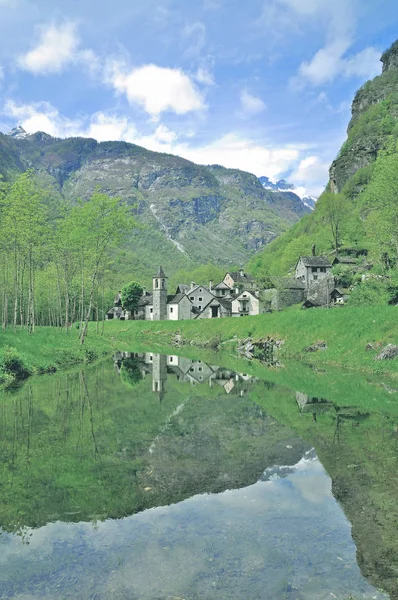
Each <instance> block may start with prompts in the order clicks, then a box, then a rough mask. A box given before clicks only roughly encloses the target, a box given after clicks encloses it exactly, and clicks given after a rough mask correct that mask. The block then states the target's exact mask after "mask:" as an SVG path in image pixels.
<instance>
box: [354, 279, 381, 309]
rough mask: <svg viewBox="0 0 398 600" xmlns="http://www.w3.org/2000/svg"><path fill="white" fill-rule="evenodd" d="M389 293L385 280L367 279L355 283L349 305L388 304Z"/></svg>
mask: <svg viewBox="0 0 398 600" xmlns="http://www.w3.org/2000/svg"><path fill="white" fill-rule="evenodd" d="M389 300H390V294H389V291H388V286H387V283H386V282H385V281H382V280H379V279H367V280H365V281H362V283H360V284H358V285H356V286H355V287H354V289H353V290H352V292H351V295H350V299H349V305H350V306H382V305H386V304H388V302H389Z"/></svg>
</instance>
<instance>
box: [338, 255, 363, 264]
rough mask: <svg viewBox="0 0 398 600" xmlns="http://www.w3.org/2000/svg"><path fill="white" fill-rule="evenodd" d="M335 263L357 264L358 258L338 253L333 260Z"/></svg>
mask: <svg viewBox="0 0 398 600" xmlns="http://www.w3.org/2000/svg"><path fill="white" fill-rule="evenodd" d="M333 263H340V264H343V265H356V264H357V259H356V258H353V257H352V256H339V255H337V256H336V257H335V259H334V260H333Z"/></svg>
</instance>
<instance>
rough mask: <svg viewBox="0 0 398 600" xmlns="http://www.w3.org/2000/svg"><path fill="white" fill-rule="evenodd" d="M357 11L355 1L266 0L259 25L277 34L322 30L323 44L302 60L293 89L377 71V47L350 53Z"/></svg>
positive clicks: (366, 76)
mask: <svg viewBox="0 0 398 600" xmlns="http://www.w3.org/2000/svg"><path fill="white" fill-rule="evenodd" d="M358 14H359V9H358V0H333V1H331V0H267V1H266V3H265V5H264V9H263V14H262V16H261V18H260V20H259V24H260V25H261V26H262V27H264V26H266V27H268V28H269V29H272V30H273V33H275V32H276V34H275V35H278V33H279V35H280V36H282V35H286V32H289V34H290V35H291V34H292V33H296V34H304V33H305V34H306V35H310V34H309V32H310V31H311V30H314V29H317V30H319V31H323V32H324V37H325V42H324V45H323V46H322V47H321V48H320V49H319V50H318V51H317V52H316V53H315V54H314V56H313V57H312V58H311V59H310V60H306V61H303V62H302V63H301V65H300V66H299V69H298V72H297V75H296V76H295V77H293V78H292V80H291V86H292V88H294V89H299V90H300V89H302V88H303V87H305V86H306V85H307V84H310V85H313V86H320V85H325V84H328V83H331V82H332V81H333V80H334V79H336V78H337V77H347V78H350V77H359V78H361V79H367V78H370V77H374V76H375V75H377V74H378V73H380V71H381V65H380V63H379V59H380V54H381V53H380V52H379V51H378V50H377V49H376V48H373V47H367V48H365V49H363V50H361V51H360V52H358V53H356V54H351V55H350V54H349V51H350V49H351V47H352V45H353V42H354V38H355V30H356V26H357V19H358Z"/></svg>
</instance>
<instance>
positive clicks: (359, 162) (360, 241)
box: [250, 42, 398, 300]
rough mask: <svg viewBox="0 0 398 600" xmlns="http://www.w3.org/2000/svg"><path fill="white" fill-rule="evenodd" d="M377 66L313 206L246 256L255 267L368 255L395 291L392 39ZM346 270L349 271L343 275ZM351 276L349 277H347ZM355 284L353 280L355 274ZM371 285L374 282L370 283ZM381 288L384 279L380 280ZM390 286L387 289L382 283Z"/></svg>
mask: <svg viewBox="0 0 398 600" xmlns="http://www.w3.org/2000/svg"><path fill="white" fill-rule="evenodd" d="M381 60H382V63H383V72H382V74H381V75H380V76H378V77H376V78H375V79H373V80H372V81H368V82H367V83H366V84H365V85H364V86H363V87H362V88H361V89H360V90H359V91H358V93H357V94H356V96H355V99H354V101H353V104H352V119H351V121H350V124H349V126H348V135H347V140H346V142H345V143H344V145H343V146H342V148H341V150H340V152H339V154H338V156H337V158H336V159H335V161H334V162H333V164H332V165H331V168H330V180H329V183H328V185H327V188H326V190H325V192H324V193H323V194H322V196H321V197H320V199H319V200H318V202H317V204H316V208H315V210H314V212H313V213H311V214H310V215H307V216H305V217H304V218H303V219H302V220H301V221H300V222H299V223H297V224H296V225H295V226H294V227H293V228H292V229H290V230H289V231H288V232H287V233H285V234H283V235H282V236H280V237H279V238H278V239H277V240H275V241H274V242H272V243H271V244H270V245H269V246H268V247H267V248H266V249H265V250H264V252H262V253H261V254H260V255H259V256H257V257H254V258H253V259H252V260H251V262H250V270H251V271H252V272H253V273H255V274H263V275H264V274H265V273H271V274H284V273H286V272H288V271H289V270H291V269H292V268H293V267H294V265H295V262H296V261H297V257H298V256H299V255H300V254H302V255H303V254H304V255H305V254H310V253H311V248H312V245H313V244H316V248H317V252H318V253H332V252H333V251H335V252H339V253H349V254H350V255H351V256H357V257H359V258H358V260H359V261H361V260H365V258H363V259H361V258H360V257H361V256H362V257H365V256H366V261H367V263H368V266H369V265H370V264H372V265H373V269H372V270H371V273H372V274H373V275H374V276H376V275H377V276H378V277H379V278H382V277H384V278H385V284H386V285H385V286H384V288H383V289H380V290H379V297H380V298H381V299H382V300H385V299H386V296H385V294H387V297H388V296H390V299H392V298H394V297H395V294H396V292H395V287H396V280H397V279H398V278H397V272H396V271H397V266H398V201H397V198H398V42H396V43H395V44H393V46H392V47H391V48H390V49H389V50H387V51H386V52H385V53H384V54H383V56H382V57H381ZM348 275H349V274H348ZM346 279H347V280H348V281H347V282H348V283H353V280H352V278H351V279H350V277H347V278H346ZM354 283H355V281H354ZM373 287H374V286H373ZM382 287H383V286H382ZM387 288H388V289H387Z"/></svg>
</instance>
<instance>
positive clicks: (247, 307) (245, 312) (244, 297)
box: [232, 290, 265, 317]
mask: <svg viewBox="0 0 398 600" xmlns="http://www.w3.org/2000/svg"><path fill="white" fill-rule="evenodd" d="M264 312H265V309H264V302H263V301H262V300H260V297H259V293H258V292H251V291H249V290H244V291H243V292H242V293H241V294H239V296H237V297H236V298H234V299H233V300H232V316H233V317H246V316H253V315H261V314H263V313H264Z"/></svg>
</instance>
